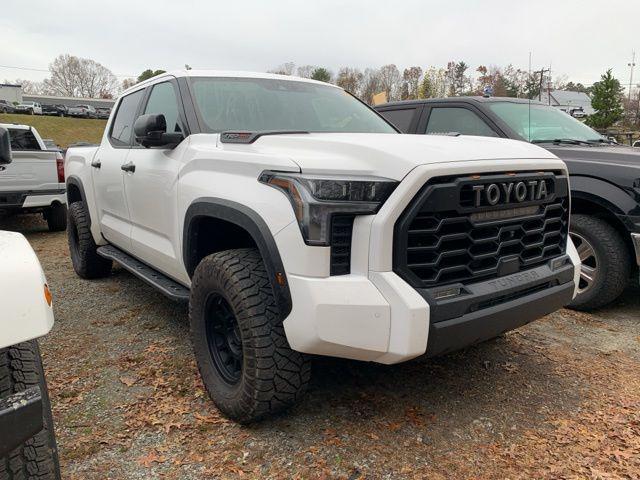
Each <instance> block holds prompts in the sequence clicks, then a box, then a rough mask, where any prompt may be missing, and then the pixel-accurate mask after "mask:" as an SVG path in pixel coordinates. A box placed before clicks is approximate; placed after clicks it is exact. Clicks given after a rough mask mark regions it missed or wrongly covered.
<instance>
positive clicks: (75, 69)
mask: <svg viewBox="0 0 640 480" xmlns="http://www.w3.org/2000/svg"><path fill="white" fill-rule="evenodd" d="M49 72H50V73H51V78H48V79H46V80H45V81H44V82H43V83H44V85H45V88H46V89H47V90H49V91H51V92H52V93H54V94H56V95H64V96H68V97H85V98H93V97H102V98H109V97H111V96H113V94H114V93H116V92H117V91H118V90H119V88H120V85H119V84H118V81H117V79H116V77H115V75H114V74H113V73H111V70H109V69H108V68H106V67H104V66H102V65H101V64H99V63H98V62H96V61H94V60H91V59H88V58H80V57H75V56H73V55H69V54H65V55H59V56H58V57H56V59H55V60H54V61H53V62H52V63H51V64H50V65H49Z"/></svg>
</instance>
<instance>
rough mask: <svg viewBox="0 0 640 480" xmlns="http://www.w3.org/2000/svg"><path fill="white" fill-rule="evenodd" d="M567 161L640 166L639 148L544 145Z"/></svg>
mask: <svg viewBox="0 0 640 480" xmlns="http://www.w3.org/2000/svg"><path fill="white" fill-rule="evenodd" d="M546 148H547V150H549V151H550V152H553V153H554V154H555V155H557V156H558V157H560V158H561V159H562V160H565V161H567V162H569V161H572V160H575V161H583V162H594V163H600V164H617V165H625V166H629V167H638V168H640V148H637V147H626V146H622V145H603V146H599V145H595V146H587V145H553V146H548V147H546Z"/></svg>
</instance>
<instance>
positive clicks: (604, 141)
mask: <svg viewBox="0 0 640 480" xmlns="http://www.w3.org/2000/svg"><path fill="white" fill-rule="evenodd" d="M587 143H589V144H590V145H602V144H607V145H615V143H616V142H614V141H612V140H609V139H608V138H598V139H597V140H587Z"/></svg>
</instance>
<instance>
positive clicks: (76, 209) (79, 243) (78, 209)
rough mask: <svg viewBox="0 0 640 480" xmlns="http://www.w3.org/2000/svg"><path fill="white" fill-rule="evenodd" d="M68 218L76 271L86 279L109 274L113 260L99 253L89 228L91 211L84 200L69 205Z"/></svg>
mask: <svg viewBox="0 0 640 480" xmlns="http://www.w3.org/2000/svg"><path fill="white" fill-rule="evenodd" d="M67 218H68V222H67V239H68V241H69V254H70V256H71V263H72V265H73V269H74V270H75V272H76V273H77V274H78V276H79V277H81V278H86V279H92V278H102V277H106V276H108V275H109V274H110V273H111V267H112V266H113V262H112V261H111V260H108V259H106V258H103V257H101V256H100V255H98V253H97V249H98V247H97V246H96V243H95V242H94V241H93V236H92V235H91V230H90V229H89V213H88V212H87V210H86V208H85V205H84V202H74V203H72V204H71V205H69V214H68V217H67Z"/></svg>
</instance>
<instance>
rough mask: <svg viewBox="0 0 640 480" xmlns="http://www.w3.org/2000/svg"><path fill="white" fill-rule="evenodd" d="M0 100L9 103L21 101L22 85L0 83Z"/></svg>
mask: <svg viewBox="0 0 640 480" xmlns="http://www.w3.org/2000/svg"><path fill="white" fill-rule="evenodd" d="M0 100H6V101H7V102H9V103H15V102H17V103H20V102H22V85H12V84H10V83H0Z"/></svg>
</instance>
